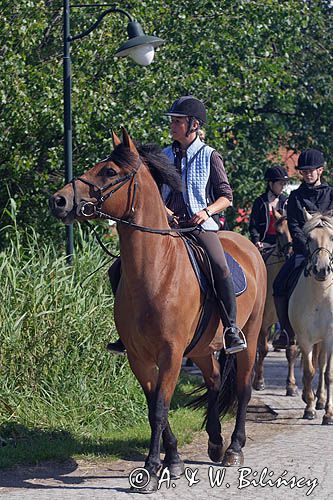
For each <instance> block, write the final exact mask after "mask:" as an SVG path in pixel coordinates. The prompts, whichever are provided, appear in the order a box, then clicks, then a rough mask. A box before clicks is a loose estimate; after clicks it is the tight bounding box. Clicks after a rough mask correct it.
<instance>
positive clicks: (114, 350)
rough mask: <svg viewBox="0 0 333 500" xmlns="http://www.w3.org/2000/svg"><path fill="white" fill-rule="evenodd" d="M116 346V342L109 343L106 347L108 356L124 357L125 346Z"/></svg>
mask: <svg viewBox="0 0 333 500" xmlns="http://www.w3.org/2000/svg"><path fill="white" fill-rule="evenodd" d="M117 344H118V341H116V342H109V343H108V344H107V346H106V349H107V350H108V351H109V353H110V354H117V355H118V356H126V354H127V352H126V348H125V346H123V347H120V346H119V345H117Z"/></svg>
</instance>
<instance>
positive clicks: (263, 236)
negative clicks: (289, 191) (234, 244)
mask: <svg viewBox="0 0 333 500" xmlns="http://www.w3.org/2000/svg"><path fill="white" fill-rule="evenodd" d="M288 179H289V177H288V173H287V171H286V169H285V168H284V167H281V166H280V165H274V166H272V167H270V168H268V169H267V170H266V172H265V181H267V187H266V191H265V193H263V194H262V195H260V196H259V197H258V198H256V199H255V200H254V203H253V207H252V211H251V215H250V225H249V231H250V239H251V241H252V243H254V244H255V246H256V247H257V248H258V249H259V250H260V251H263V250H264V249H265V248H270V247H272V246H274V245H275V243H276V230H275V226H274V223H275V218H274V215H273V208H274V209H275V210H277V211H278V212H280V213H282V212H283V210H284V209H286V205H287V196H286V195H285V194H283V193H282V191H283V188H284V186H285V185H286V183H287V182H288Z"/></svg>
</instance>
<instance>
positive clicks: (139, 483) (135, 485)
mask: <svg viewBox="0 0 333 500" xmlns="http://www.w3.org/2000/svg"><path fill="white" fill-rule="evenodd" d="M130 483H131V493H142V494H147V493H154V492H155V491H157V487H158V477H157V475H156V474H152V473H151V474H149V473H148V471H146V473H145V474H142V475H137V476H133V477H131V479H130Z"/></svg>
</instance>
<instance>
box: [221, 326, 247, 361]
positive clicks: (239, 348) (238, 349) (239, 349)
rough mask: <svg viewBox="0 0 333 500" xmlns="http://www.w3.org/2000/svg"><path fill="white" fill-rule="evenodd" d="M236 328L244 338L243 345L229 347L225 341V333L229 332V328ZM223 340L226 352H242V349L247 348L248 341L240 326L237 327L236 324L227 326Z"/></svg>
mask: <svg viewBox="0 0 333 500" xmlns="http://www.w3.org/2000/svg"><path fill="white" fill-rule="evenodd" d="M234 328H236V329H237V331H238V333H239V334H240V337H241V340H243V345H237V346H234V347H227V346H226V343H225V335H226V333H227V332H228V330H233V329H234ZM222 342H223V348H224V351H225V353H226V354H236V353H238V352H242V351H245V350H246V349H247V342H246V338H245V335H244V333H243V332H242V330H241V329H240V328H238V327H237V326H236V327H235V326H228V327H227V328H225V330H224V332H223V335H222Z"/></svg>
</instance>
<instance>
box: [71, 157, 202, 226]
mask: <svg viewBox="0 0 333 500" xmlns="http://www.w3.org/2000/svg"><path fill="white" fill-rule="evenodd" d="M142 163H143V162H142V160H141V158H140V157H139V158H138V161H137V164H136V166H135V167H134V168H133V170H131V172H129V173H128V174H126V175H124V176H122V177H119V178H118V179H117V180H115V181H112V182H109V183H108V184H106V185H105V186H102V187H99V186H97V185H96V184H94V183H93V182H91V181H88V180H87V179H84V178H83V177H76V178H73V179H72V181H71V184H72V187H73V192H74V208H75V211H76V214H77V215H79V216H80V215H81V216H83V217H86V218H88V217H92V216H97V217H99V218H101V219H109V220H113V221H115V222H117V223H119V224H124V225H126V226H129V227H133V228H135V229H138V230H139V231H143V232H148V233H154V234H169V235H170V234H175V236H177V234H178V235H181V234H182V233H191V232H193V231H194V230H195V229H199V228H200V226H192V227H187V228H170V229H158V228H152V227H148V226H143V225H140V224H136V223H134V222H132V221H131V220H126V219H122V218H119V217H116V216H114V215H109V214H106V213H105V212H103V211H102V206H103V203H104V202H105V201H106V200H107V199H108V198H111V196H112V195H113V194H114V193H116V192H117V191H118V190H119V189H121V188H122V187H123V186H125V185H126V184H127V183H128V182H131V184H132V183H134V187H133V197H132V201H131V208H130V214H131V215H133V214H134V212H135V206H134V205H135V200H136V194H137V187H138V183H137V181H136V179H135V176H136V174H137V172H138V170H139V168H140V166H141V165H142ZM77 182H83V184H86V185H88V186H90V187H92V188H93V189H94V197H95V198H96V200H97V201H96V203H93V202H91V201H81V202H80V203H78V201H77V198H78V196H77V188H76V183H77ZM110 188H111V189H110ZM112 188H113V189H112ZM109 189H110V191H108V190H109Z"/></svg>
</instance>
